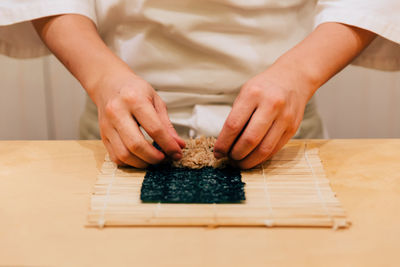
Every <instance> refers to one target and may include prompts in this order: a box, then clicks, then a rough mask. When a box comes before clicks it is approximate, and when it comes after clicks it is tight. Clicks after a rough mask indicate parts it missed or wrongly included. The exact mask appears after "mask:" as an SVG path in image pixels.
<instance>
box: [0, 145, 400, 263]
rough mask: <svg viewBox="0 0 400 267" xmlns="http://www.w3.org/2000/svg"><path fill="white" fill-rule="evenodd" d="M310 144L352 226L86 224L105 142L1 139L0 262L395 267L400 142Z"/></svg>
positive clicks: (399, 247)
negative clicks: (149, 225)
mask: <svg viewBox="0 0 400 267" xmlns="http://www.w3.org/2000/svg"><path fill="white" fill-rule="evenodd" d="M293 142H298V141H293ZM308 142H310V143H312V144H315V145H316V146H318V147H319V148H320V157H321V159H322V162H323V165H324V168H325V171H326V173H327V176H328V178H329V180H330V181H331V185H332V188H333V190H334V191H335V192H336V193H337V195H338V198H339V199H340V201H341V202H342V204H343V206H344V208H345V210H346V211H347V213H348V215H349V219H350V220H351V222H352V226H351V227H350V228H349V229H346V230H339V231H333V230H332V229H329V228H319V229H318V228H316V229H315V228H264V227H253V228H251V227H221V228H215V229H213V228H203V227H147V228H146V227H121V228H104V229H97V228H87V227H85V226H84V225H85V223H86V215H87V211H88V206H89V199H90V193H91V192H92V189H93V185H94V183H95V180H96V175H97V173H98V170H99V168H100V166H101V164H102V162H103V159H104V155H105V149H104V147H103V145H102V143H101V142H100V141H0V266H174V267H177V266H230V267H231V266H252V267H254V266H400V139H385V140H382V139H376V140H357V139H356V140H322V141H308Z"/></svg>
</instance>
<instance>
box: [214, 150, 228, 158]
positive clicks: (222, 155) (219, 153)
mask: <svg viewBox="0 0 400 267" xmlns="http://www.w3.org/2000/svg"><path fill="white" fill-rule="evenodd" d="M224 156H225V155H224V154H222V153H221V152H216V151H214V157H216V158H217V159H220V158H223V157H224Z"/></svg>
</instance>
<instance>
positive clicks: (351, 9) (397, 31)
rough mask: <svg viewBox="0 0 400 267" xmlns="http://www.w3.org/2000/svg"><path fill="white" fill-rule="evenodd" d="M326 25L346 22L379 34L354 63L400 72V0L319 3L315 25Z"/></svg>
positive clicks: (348, 0)
mask: <svg viewBox="0 0 400 267" xmlns="http://www.w3.org/2000/svg"><path fill="white" fill-rule="evenodd" d="M324 22H338V23H343V24H347V25H351V26H355V27H359V28H362V29H366V30H369V31H371V32H374V33H376V34H377V35H378V37H377V38H376V39H375V40H374V41H373V42H372V43H371V44H370V45H369V46H368V47H367V48H366V49H365V50H364V51H363V53H361V54H360V55H359V56H358V57H357V58H356V59H355V60H354V61H353V62H352V64H354V65H360V66H364V67H369V68H375V69H381V70H391V71H393V70H400V1H399V0H379V1H378V0H319V1H318V3H317V6H316V16H315V23H314V26H315V27H316V26H318V25H319V24H322V23H324Z"/></svg>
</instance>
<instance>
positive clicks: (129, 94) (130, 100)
mask: <svg viewBox="0 0 400 267" xmlns="http://www.w3.org/2000/svg"><path fill="white" fill-rule="evenodd" d="M121 98H122V101H124V103H127V104H129V105H135V104H137V103H138V97H137V96H136V94H135V92H134V91H133V90H129V91H126V92H124V94H123V95H122V96H121Z"/></svg>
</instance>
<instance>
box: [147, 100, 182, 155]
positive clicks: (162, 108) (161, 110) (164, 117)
mask: <svg viewBox="0 0 400 267" xmlns="http://www.w3.org/2000/svg"><path fill="white" fill-rule="evenodd" d="M154 107H155V109H156V111H157V113H158V115H159V118H160V120H161V123H162V124H163V125H164V126H165V127H166V128H167V129H168V132H169V134H170V135H171V136H172V137H173V138H174V139H175V141H176V142H177V143H178V145H179V146H180V147H181V148H184V147H185V145H186V144H185V141H184V140H183V139H182V138H181V137H179V135H178V133H177V132H176V130H175V128H174V126H173V125H172V123H171V121H170V119H169V116H168V111H167V106H166V105H165V103H164V101H162V99H161V98H160V97H159V96H158V97H155V99H154Z"/></svg>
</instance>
